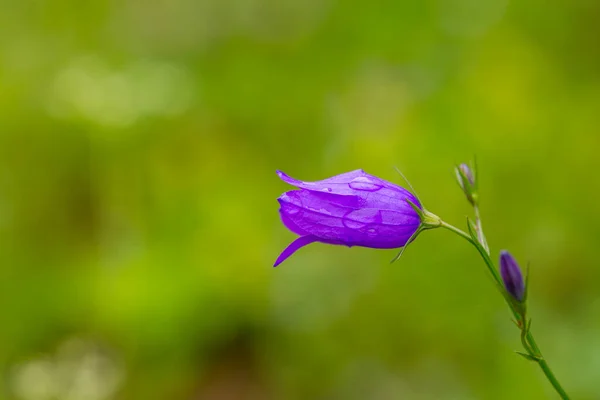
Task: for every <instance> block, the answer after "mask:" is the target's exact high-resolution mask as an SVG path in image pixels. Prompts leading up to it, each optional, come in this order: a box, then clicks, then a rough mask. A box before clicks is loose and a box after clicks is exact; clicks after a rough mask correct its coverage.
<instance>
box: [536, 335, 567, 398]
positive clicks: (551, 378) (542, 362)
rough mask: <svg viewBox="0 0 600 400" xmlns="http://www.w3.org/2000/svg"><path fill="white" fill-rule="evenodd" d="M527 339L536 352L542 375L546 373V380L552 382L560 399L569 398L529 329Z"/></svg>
mask: <svg viewBox="0 0 600 400" xmlns="http://www.w3.org/2000/svg"><path fill="white" fill-rule="evenodd" d="M527 340H528V342H529V344H530V345H531V347H532V348H533V350H534V351H535V352H536V353H537V354H538V360H537V363H538V364H539V365H540V368H541V369H542V371H543V372H544V375H546V378H548V381H549V382H550V383H551V384H552V387H554V390H556V393H558V394H559V395H560V397H561V398H562V399H564V400H569V395H567V392H565V389H563V388H562V386H561V385H560V383H559V382H558V379H556V376H554V373H553V372H552V370H551V369H550V366H549V365H548V363H547V362H546V359H545V358H544V357H543V356H542V352H541V351H540V348H539V347H538V345H537V343H536V342H535V339H534V338H533V335H532V334H531V331H529V332H527Z"/></svg>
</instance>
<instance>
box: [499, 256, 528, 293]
mask: <svg viewBox="0 0 600 400" xmlns="http://www.w3.org/2000/svg"><path fill="white" fill-rule="evenodd" d="M500 275H502V280H503V281H504V287H505V288H506V291H507V292H508V293H510V295H511V296H512V297H514V298H515V299H516V300H518V301H523V296H524V295H525V284H524V283H523V275H522V274H521V269H520V268H519V264H517V261H516V260H515V259H514V258H513V256H512V255H511V254H510V253H509V252H508V251H506V250H502V251H501V252H500Z"/></svg>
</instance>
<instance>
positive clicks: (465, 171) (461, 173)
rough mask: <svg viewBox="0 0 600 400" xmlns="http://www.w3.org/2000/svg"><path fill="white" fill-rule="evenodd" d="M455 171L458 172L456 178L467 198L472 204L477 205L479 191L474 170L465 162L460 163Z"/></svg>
mask: <svg viewBox="0 0 600 400" xmlns="http://www.w3.org/2000/svg"><path fill="white" fill-rule="evenodd" d="M454 171H455V173H456V180H457V181H458V184H459V185H460V187H461V189H462V191H463V193H464V194H465V196H467V200H469V202H470V203H471V204H472V205H475V204H476V203H477V193H476V188H475V175H474V174H473V171H472V170H471V168H469V166H468V165H467V164H465V163H463V164H460V165H459V166H458V168H455V169H454Z"/></svg>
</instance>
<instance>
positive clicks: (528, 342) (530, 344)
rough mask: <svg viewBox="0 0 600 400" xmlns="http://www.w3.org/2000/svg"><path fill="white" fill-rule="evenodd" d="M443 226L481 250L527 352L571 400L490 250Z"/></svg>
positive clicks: (464, 234)
mask: <svg viewBox="0 0 600 400" xmlns="http://www.w3.org/2000/svg"><path fill="white" fill-rule="evenodd" d="M476 213H477V220H478V222H477V226H478V228H481V222H480V221H481V219H480V218H479V213H478V212H477V211H476ZM441 226H442V227H444V228H446V229H448V230H449V231H452V232H454V233H455V234H457V235H458V236H461V237H462V238H464V239H465V240H467V241H468V242H469V243H471V244H472V245H473V246H474V247H475V248H476V249H477V251H478V252H479V254H480V255H481V257H482V258H483V261H484V262H485V265H486V266H487V268H488V270H489V271H490V273H491V274H492V277H493V278H494V281H495V283H496V285H495V286H496V287H497V288H498V289H499V290H500V293H501V294H502V296H503V297H504V300H505V301H506V303H507V304H508V306H509V308H510V310H511V311H512V313H513V315H514V317H515V319H516V320H517V321H519V322H520V324H518V326H519V328H520V329H521V341H522V344H523V347H524V348H525V350H526V351H527V353H529V354H530V355H531V356H532V357H534V359H535V361H536V362H537V363H538V364H539V365H540V368H541V369H542V371H543V372H544V375H546V378H547V379H548V381H549V382H550V383H551V384H552V387H554V390H556V392H557V393H558V394H559V395H560V397H561V398H562V399H563V400H569V396H568V395H567V393H566V392H565V390H564V389H563V388H562V386H561V385H560V383H559V382H558V380H557V379H556V377H555V376H554V373H553V372H552V370H551V369H550V366H549V365H548V363H547V362H546V360H545V359H544V357H543V356H542V352H541V351H540V348H539V347H538V345H537V343H536V342H535V339H534V338H533V335H532V334H531V331H530V330H529V329H528V326H527V321H526V320H525V318H524V315H521V313H519V311H518V310H517V309H516V308H515V306H514V304H513V301H512V300H511V298H510V297H509V295H507V293H506V290H504V286H503V284H502V280H501V278H500V276H499V273H498V271H497V269H496V267H495V266H494V263H493V261H492V259H491V258H490V255H489V253H488V250H487V249H486V248H484V246H483V244H482V243H480V242H479V241H476V240H475V239H473V238H472V237H471V236H470V235H469V234H468V233H466V232H464V231H462V230H460V229H458V228H457V227H455V226H453V225H450V224H448V223H446V222H444V221H442V222H441ZM480 234H481V235H483V232H481V233H480ZM484 243H485V242H484ZM486 247H487V246H486ZM523 314H524V312H523ZM532 353H533V354H532Z"/></svg>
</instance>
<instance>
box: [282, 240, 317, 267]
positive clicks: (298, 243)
mask: <svg viewBox="0 0 600 400" xmlns="http://www.w3.org/2000/svg"><path fill="white" fill-rule="evenodd" d="M318 240H319V239H318V238H316V237H315V236H312V235H307V236H300V237H299V238H298V239H296V240H294V241H293V242H292V243H290V244H289V245H288V247H286V248H285V249H284V250H283V251H282V252H281V254H280V255H279V257H277V260H275V264H273V266H274V267H276V266H278V265H279V264H281V263H282V262H284V261H285V260H286V259H287V258H288V257H289V256H291V255H292V254H294V253H295V252H296V251H297V250H299V249H300V248H302V247H304V246H307V245H309V244H311V243H313V242H317V241H318Z"/></svg>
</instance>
